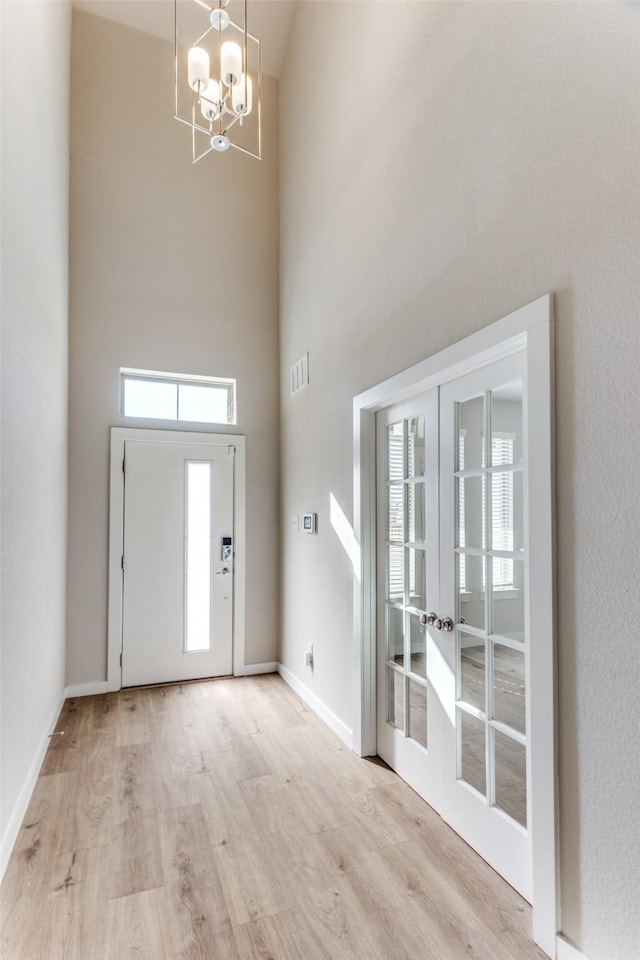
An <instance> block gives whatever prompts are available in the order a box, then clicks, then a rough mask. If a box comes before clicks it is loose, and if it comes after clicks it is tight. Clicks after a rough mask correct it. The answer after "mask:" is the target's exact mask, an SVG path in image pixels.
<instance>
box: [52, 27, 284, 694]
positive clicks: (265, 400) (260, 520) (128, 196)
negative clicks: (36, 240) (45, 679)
mask: <svg viewBox="0 0 640 960" xmlns="http://www.w3.org/2000/svg"><path fill="white" fill-rule="evenodd" d="M71 83H72V101H71V206H70V217H71V220H70V228H71V244H70V268H71V286H70V298H71V300H70V394H69V404H70V419H69V429H70V433H69V443H70V478H69V505H70V516H69V561H68V562H69V566H68V571H69V588H68V649H67V682H68V683H69V684H79V683H85V682H90V681H96V680H104V679H106V649H107V641H106V637H107V549H108V526H107V522H108V509H109V472H108V463H109V428H110V427H111V426H119V425H120V426H124V425H126V423H125V421H123V420H122V418H121V417H120V413H119V392H118V391H119V369H120V367H121V366H125V367H139V368H144V369H151V370H169V371H175V372H178V373H193V374H201V375H205V376H224V377H236V378H237V381H238V384H237V388H238V393H237V399H238V423H237V425H236V426H234V427H232V428H230V430H231V432H237V433H243V434H245V435H246V438H247V522H248V527H247V530H248V538H247V620H246V624H247V637H246V661H247V663H261V662H264V661H272V660H274V659H275V657H276V629H277V602H278V598H277V582H278V581H277V573H278V556H277V549H276V548H275V546H274V542H275V538H276V536H277V516H278V494H277V480H278V388H277V370H278V367H277V363H278V361H277V356H278V325H277V311H278V290H277V288H278V270H277V256H278V250H277V223H278V219H277V217H278V207H277V204H278V181H277V159H278V156H277V116H276V109H275V104H276V98H277V94H276V89H277V88H276V84H275V81H267V83H266V109H265V111H264V113H265V116H266V120H265V129H264V133H265V149H264V153H265V159H263V160H262V161H261V162H260V161H257V160H253V159H251V158H249V157H244V156H243V155H241V154H239V153H237V152H236V151H234V150H230V151H229V153H227V154H213V155H211V156H209V157H207V158H206V159H204V160H202V161H201V162H200V163H199V164H197V165H196V166H192V165H191V137H190V132H189V130H188V128H187V127H185V126H183V125H182V124H179V123H177V121H175V120H174V119H173V104H172V98H173V49H172V46H171V45H170V44H169V43H165V42H163V41H162V40H159V39H156V38H154V37H151V36H147V35H145V34H142V33H139V32H137V31H135V30H132V29H130V28H128V27H123V26H120V25H117V24H114V23H111V22H109V21H106V20H103V19H101V18H99V17H95V16H92V15H91V14H86V13H79V12H78V11H74V16H73V39H72V74H71ZM128 425H133V426H139V425H143V424H139V423H137V422H134V423H132V422H131V421H128ZM156 425H157V426H162V425H163V424H162V423H160V422H156ZM213 429H214V430H215V429H216V428H213Z"/></svg>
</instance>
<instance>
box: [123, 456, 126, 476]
mask: <svg viewBox="0 0 640 960" xmlns="http://www.w3.org/2000/svg"><path fill="white" fill-rule="evenodd" d="M122 472H123V473H126V472H127V461H126V460H125V458H124V457H123V458H122Z"/></svg>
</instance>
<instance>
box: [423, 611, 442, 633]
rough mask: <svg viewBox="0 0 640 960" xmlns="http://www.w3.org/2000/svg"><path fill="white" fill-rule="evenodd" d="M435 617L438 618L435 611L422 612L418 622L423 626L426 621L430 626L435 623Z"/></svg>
mask: <svg viewBox="0 0 640 960" xmlns="http://www.w3.org/2000/svg"><path fill="white" fill-rule="evenodd" d="M437 619H438V615H437V614H436V613H423V614H422V616H421V617H420V623H421V624H422V625H423V626H425V624H427V623H428V624H429V626H430V627H432V626H433V625H434V624H435V622H436V620H437ZM438 629H440V628H438Z"/></svg>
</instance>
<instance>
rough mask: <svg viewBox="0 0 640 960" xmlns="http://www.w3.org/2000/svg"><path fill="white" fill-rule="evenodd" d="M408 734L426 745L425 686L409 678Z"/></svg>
mask: <svg viewBox="0 0 640 960" xmlns="http://www.w3.org/2000/svg"><path fill="white" fill-rule="evenodd" d="M409 736H410V737H411V738H412V739H413V740H417V741H418V743H420V744H422V746H423V747H426V746H427V688H426V686H425V685H424V684H422V683H418V682H417V680H412V679H411V678H409Z"/></svg>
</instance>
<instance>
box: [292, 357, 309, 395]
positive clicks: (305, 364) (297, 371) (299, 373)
mask: <svg viewBox="0 0 640 960" xmlns="http://www.w3.org/2000/svg"><path fill="white" fill-rule="evenodd" d="M308 384H309V354H308V353H305V355H304V356H303V357H301V358H300V359H299V360H298V362H297V363H294V365H293V366H292V367H291V396H293V395H294V393H299V391H300V390H302V388H303V387H306V386H308Z"/></svg>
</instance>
